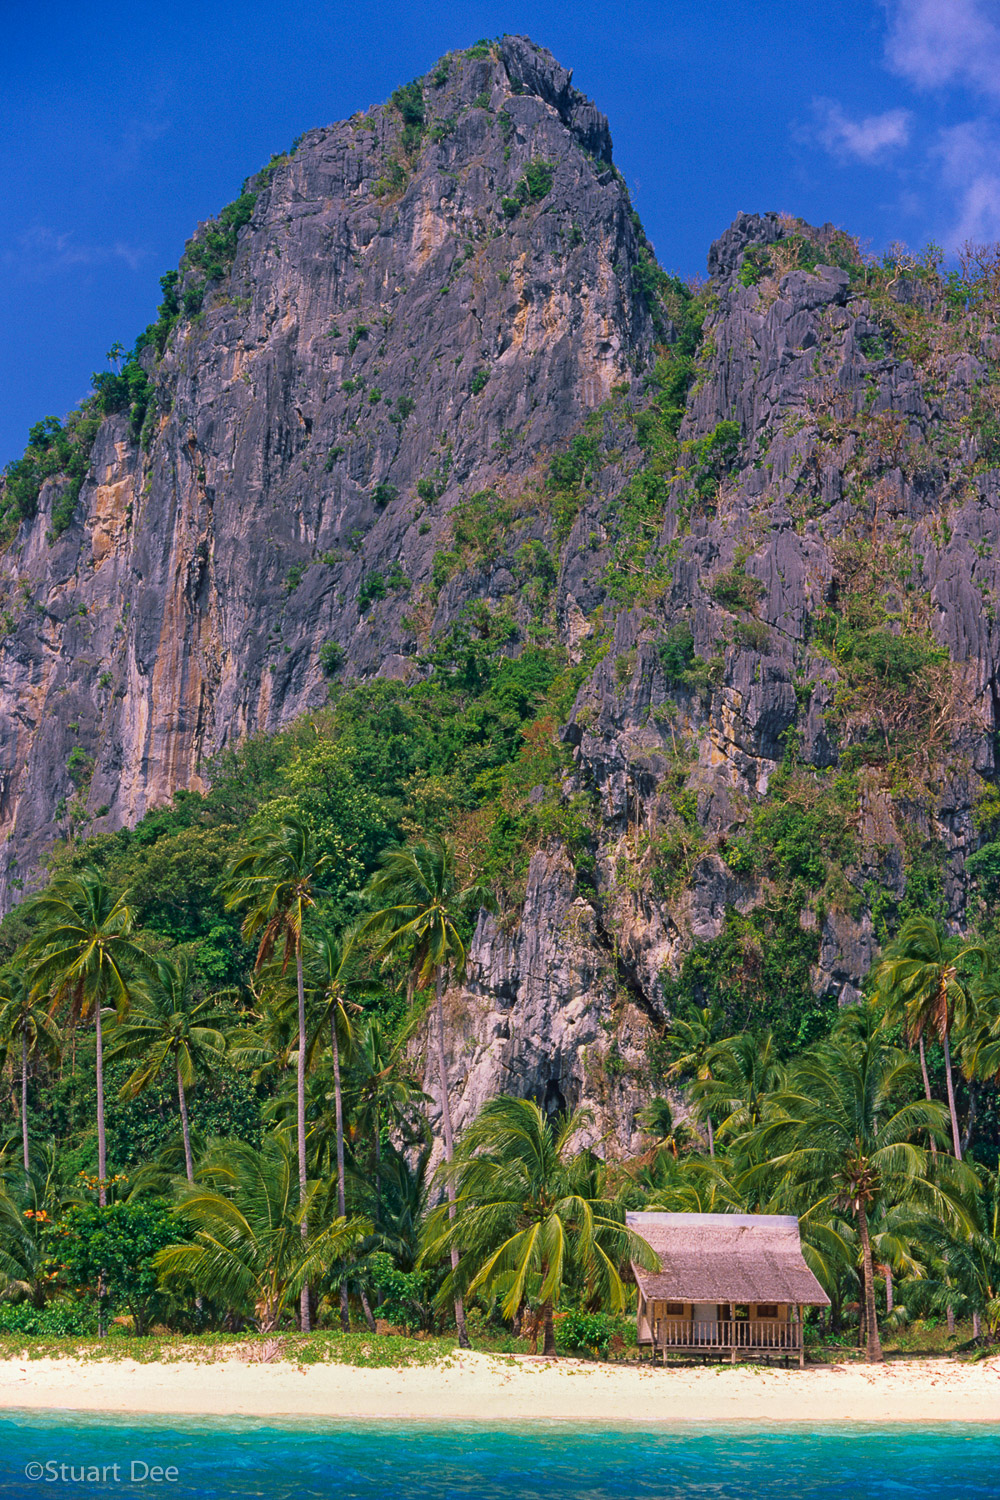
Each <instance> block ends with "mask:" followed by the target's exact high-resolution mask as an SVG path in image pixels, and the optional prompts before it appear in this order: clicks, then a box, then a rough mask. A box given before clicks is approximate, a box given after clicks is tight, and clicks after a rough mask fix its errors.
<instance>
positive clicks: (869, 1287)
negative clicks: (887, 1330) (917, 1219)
mask: <svg viewBox="0 0 1000 1500" xmlns="http://www.w3.org/2000/svg"><path fill="white" fill-rule="evenodd" d="M857 1215H858V1235H859V1237H860V1240H861V1252H862V1265H863V1266H864V1276H865V1333H866V1338H865V1353H866V1358H867V1360H868V1362H869V1364H880V1363H881V1361H882V1359H883V1357H884V1356H883V1354H882V1343H881V1340H880V1339H879V1336H878V1317H877V1315H876V1312H875V1268H874V1265H873V1264H872V1242H871V1239H870V1238H869V1235H868V1215H867V1214H866V1213H865V1206H864V1204H863V1203H859V1204H858V1209H857Z"/></svg>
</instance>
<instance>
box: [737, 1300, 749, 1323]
mask: <svg viewBox="0 0 1000 1500" xmlns="http://www.w3.org/2000/svg"><path fill="white" fill-rule="evenodd" d="M733 1317H734V1319H735V1320H736V1322H738V1323H747V1322H749V1321H750V1304H749V1302H737V1304H736V1306H735V1307H734V1308H733Z"/></svg>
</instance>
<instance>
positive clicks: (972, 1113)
mask: <svg viewBox="0 0 1000 1500" xmlns="http://www.w3.org/2000/svg"><path fill="white" fill-rule="evenodd" d="M978 1107H979V1096H978V1094H977V1092H976V1083H975V1079H971V1078H970V1080H969V1113H968V1114H967V1115H966V1117H965V1131H964V1134H963V1135H962V1150H963V1151H968V1149H969V1147H970V1146H971V1144H972V1132H973V1130H974V1129H975V1125H976V1112H977V1110H978Z"/></svg>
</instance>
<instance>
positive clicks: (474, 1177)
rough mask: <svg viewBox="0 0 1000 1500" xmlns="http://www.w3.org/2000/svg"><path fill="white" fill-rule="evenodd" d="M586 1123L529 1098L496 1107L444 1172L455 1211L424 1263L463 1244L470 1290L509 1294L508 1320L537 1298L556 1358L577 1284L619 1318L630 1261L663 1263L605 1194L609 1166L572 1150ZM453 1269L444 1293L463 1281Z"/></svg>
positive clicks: (430, 1242)
mask: <svg viewBox="0 0 1000 1500" xmlns="http://www.w3.org/2000/svg"><path fill="white" fill-rule="evenodd" d="M587 1123H588V1117H587V1116H586V1115H585V1114H584V1113H583V1112H581V1111H579V1110H578V1111H576V1112H575V1113H574V1114H571V1115H568V1116H565V1117H563V1118H562V1119H561V1120H557V1121H554V1122H552V1123H551V1124H550V1123H549V1122H548V1121H547V1120H546V1118H545V1116H544V1115H543V1114H542V1111H541V1110H540V1109H539V1107H538V1105H537V1104H535V1103H534V1102H533V1101H532V1100H530V1099H512V1098H509V1097H506V1096H501V1097H500V1098H499V1099H494V1100H492V1101H491V1102H490V1103H489V1104H487V1105H485V1106H484V1108H483V1109H482V1110H481V1111H480V1113H479V1115H478V1116H477V1117H476V1119H475V1120H474V1121H473V1123H472V1124H471V1125H470V1126H469V1128H468V1130H466V1132H465V1134H464V1135H463V1137H462V1141H461V1145H460V1149H459V1153H458V1155H457V1156H456V1157H455V1159H454V1161H453V1163H451V1164H450V1165H448V1164H446V1165H445V1166H444V1168H443V1169H442V1170H443V1173H444V1175H445V1177H446V1180H448V1181H450V1182H451V1183H453V1184H454V1185H455V1187H456V1190H457V1191H456V1201H455V1208H456V1212H455V1214H452V1213H451V1211H450V1210H451V1207H452V1204H451V1202H450V1201H449V1204H448V1211H445V1210H444V1208H443V1206H439V1207H438V1208H437V1209H435V1210H434V1212H433V1213H432V1214H431V1215H430V1217H429V1219H428V1221H427V1227H426V1232H425V1240H424V1250H423V1254H422V1257H421V1258H422V1259H423V1260H433V1259H437V1258H438V1257H439V1256H440V1255H441V1254H443V1253H444V1252H445V1251H451V1250H452V1249H455V1248H458V1247H461V1249H462V1250H463V1251H464V1252H465V1253H466V1255H467V1257H468V1261H469V1262H471V1264H472V1267H473V1268H474V1269H473V1271H472V1275H471V1277H470V1279H469V1281H468V1286H467V1290H468V1291H469V1292H474V1291H478V1290H480V1289H482V1290H483V1291H484V1292H486V1293H487V1294H494V1295H500V1296H501V1297H502V1302H501V1307H502V1311H503V1314H504V1316H505V1317H507V1318H514V1317H515V1316H516V1315H517V1313H518V1311H519V1310H520V1308H521V1306H522V1304H523V1303H524V1302H525V1301H526V1300H528V1299H529V1298H530V1299H531V1300H533V1301H535V1302H536V1303H537V1305H538V1306H539V1309H540V1315H541V1319H542V1323H543V1326H544V1330H545V1342H544V1348H543V1352H544V1353H545V1354H549V1355H552V1354H555V1352H556V1345H555V1329H554V1324H553V1311H554V1309H555V1308H556V1306H558V1303H559V1299H560V1296H561V1295H562V1293H563V1290H564V1288H565V1286H566V1283H567V1281H568V1280H569V1279H570V1278H571V1277H575V1278H577V1279H579V1280H580V1281H582V1283H583V1285H584V1287H585V1288H586V1291H587V1292H588V1294H590V1295H591V1296H598V1297H600V1299H601V1301H602V1302H604V1303H606V1304H608V1305H610V1307H611V1308H612V1309H613V1310H614V1311H615V1312H620V1311H621V1310H622V1308H624V1306H625V1297H626V1293H625V1287H624V1284H623V1282H622V1278H621V1273H620V1268H621V1267H623V1266H624V1265H625V1264H626V1263H627V1262H628V1261H629V1260H634V1261H636V1262H638V1263H639V1264H640V1265H642V1266H644V1267H645V1268H646V1269H647V1270H652V1269H654V1268H655V1267H656V1266H657V1265H658V1264H659V1262H658V1261H657V1259H656V1257H655V1256H654V1255H653V1252H652V1251H651V1250H650V1248H649V1246H648V1245H647V1244H646V1242H645V1240H643V1239H642V1238H640V1236H639V1235H637V1234H635V1233H633V1231H632V1230H630V1229H628V1228H627V1227H626V1225H625V1208H624V1202H623V1200H622V1199H615V1198H608V1197H605V1196H604V1195H603V1193H602V1191H601V1189H602V1187H603V1170H602V1165H603V1164H598V1162H597V1160H596V1158H595V1157H593V1156H592V1154H591V1153H590V1152H587V1151H581V1152H576V1153H574V1152H573V1150H572V1143H573V1140H574V1138H575V1137H576V1136H577V1135H578V1134H579V1132H580V1130H581V1129H582V1128H583V1127H584V1126H585V1125H586V1124H587ZM595 1190H596V1191H595ZM452 1264H453V1270H452V1273H451V1276H450V1277H448V1278H447V1281H446V1283H445V1288H444V1289H445V1290H446V1289H450V1288H448V1283H449V1282H451V1283H455V1282H457V1275H456V1271H455V1269H454V1261H453V1263H452Z"/></svg>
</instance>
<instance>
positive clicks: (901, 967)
mask: <svg viewBox="0 0 1000 1500" xmlns="http://www.w3.org/2000/svg"><path fill="white" fill-rule="evenodd" d="M984 957H985V955H984V951H983V949H982V947H981V946H980V945H979V944H973V943H963V942H962V941H961V939H959V938H953V937H948V935H947V934H946V933H945V931H944V929H943V928H942V927H941V925H940V923H938V922H935V921H934V920H933V918H931V917H909V918H908V919H907V921H905V922H904V923H903V926H902V927H901V928H900V931H899V935H898V937H897V938H896V940H895V942H894V943H892V945H891V946H890V948H889V949H888V950H887V952H886V956H885V958H884V959H883V960H882V962H881V963H880V964H879V965H878V967H877V968H876V970H875V984H876V990H877V993H878V994H879V995H880V997H881V999H882V1001H883V1004H885V1005H886V1007H887V1009H888V1011H889V1013H890V1015H896V1016H899V1017H901V1018H902V1019H903V1020H904V1023H905V1025H906V1029H907V1034H908V1035H909V1036H910V1037H911V1038H916V1040H917V1041H918V1043H919V1046H920V1062H921V1069H922V1072H923V1080H924V1093H925V1095H926V1097H927V1098H928V1099H930V1097H931V1094H930V1082H929V1080H928V1077H927V1064H926V1060H925V1057H924V1048H923V1037H924V1032H925V1031H926V1030H927V1029H928V1028H930V1029H931V1030H932V1031H933V1032H935V1033H936V1035H937V1037H938V1040H939V1041H940V1043H941V1050H942V1051H943V1053H944V1072H945V1082H946V1084H947V1089H948V1113H949V1115H950V1116H951V1139H952V1147H953V1150H954V1153H955V1157H956V1159H957V1160H958V1161H961V1160H962V1141H961V1135H960V1133H959V1128H958V1111H957V1110H956V1108H955V1082H954V1078H953V1076H952V1063H951V1043H950V1036H951V1031H952V1028H953V1027H954V1025H955V1024H956V1022H958V1023H959V1024H962V1023H963V1022H965V1021H966V1020H968V1019H970V1017H971V1010H972V1001H971V992H970V983H969V981H970V979H971V977H972V976H971V974H970V972H969V971H970V967H971V961H972V960H973V959H979V960H983V959H984Z"/></svg>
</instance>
